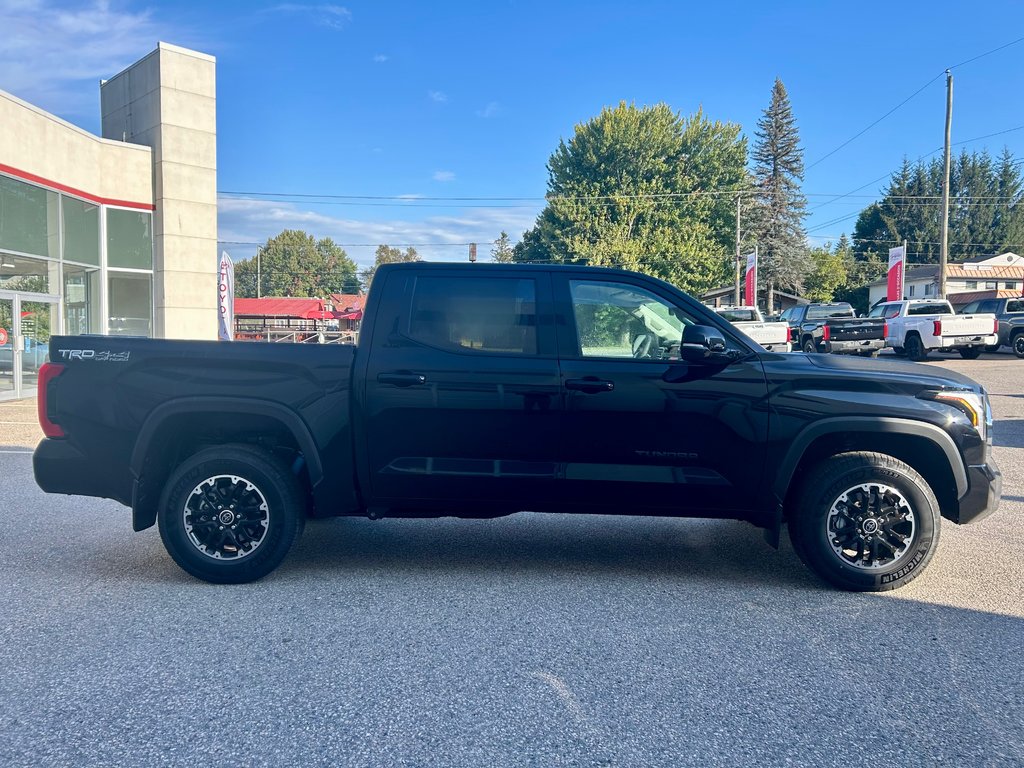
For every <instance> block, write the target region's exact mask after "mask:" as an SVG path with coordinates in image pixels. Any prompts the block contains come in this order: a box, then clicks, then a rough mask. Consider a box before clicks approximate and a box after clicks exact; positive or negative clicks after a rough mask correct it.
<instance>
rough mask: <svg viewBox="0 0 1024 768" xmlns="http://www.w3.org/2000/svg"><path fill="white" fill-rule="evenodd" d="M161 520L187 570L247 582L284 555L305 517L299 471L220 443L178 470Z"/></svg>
mask: <svg viewBox="0 0 1024 768" xmlns="http://www.w3.org/2000/svg"><path fill="white" fill-rule="evenodd" d="M243 505H245V506H243ZM236 509H237V511H236ZM243 510H244V512H243ZM204 512H205V513H207V514H202V513H204ZM204 518H207V519H204ZM218 518H219V519H218ZM157 522H158V523H159V526H160V538H161V539H163V542H164V546H165V547H166V548H167V552H168V554H169V555H170V556H171V558H172V559H173V560H174V562H176V563H177V564H178V565H179V566H180V567H181V568H182V569H183V570H185V571H187V572H188V573H190V574H192V575H193V576H195V577H196V578H197V579H202V580H203V581H209V582H211V583H213V584H241V583H244V582H248V581H255V580H256V579H260V578H263V577H264V576H266V575H267V574H268V573H270V572H271V571H272V570H274V569H275V568H276V567H277V566H278V565H280V563H281V561H282V560H284V558H285V555H287V554H288V550H289V549H291V546H292V544H293V543H294V542H295V539H296V538H297V537H298V535H299V533H300V531H301V530H302V526H303V524H304V522H305V505H304V497H303V494H302V491H301V489H300V488H299V483H298V481H297V480H296V478H295V475H293V474H292V473H291V471H290V470H289V469H288V467H287V466H285V465H284V464H283V463H282V462H280V461H278V460H277V459H276V458H275V457H274V456H272V455H271V454H269V453H268V452H266V451H263V450H260V449H258V448H254V447H251V446H248V445H226V446H218V447H216V448H209V449H206V450H203V451H200V452H199V453H196V454H194V455H192V456H190V457H189V458H187V459H186V460H185V461H184V462H182V464H181V465H180V466H179V467H178V468H177V469H176V470H175V471H174V473H173V474H172V475H171V478H170V479H169V480H168V481H167V485H166V486H164V492H163V495H162V497H161V500H160V510H159V513H158V515H157ZM221 531H227V534H226V535H224V534H221ZM228 537H230V538H228Z"/></svg>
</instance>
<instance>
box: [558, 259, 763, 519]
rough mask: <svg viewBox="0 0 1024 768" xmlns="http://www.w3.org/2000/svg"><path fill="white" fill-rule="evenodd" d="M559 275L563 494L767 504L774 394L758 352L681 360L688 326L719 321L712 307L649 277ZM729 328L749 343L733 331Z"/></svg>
mask: <svg viewBox="0 0 1024 768" xmlns="http://www.w3.org/2000/svg"><path fill="white" fill-rule="evenodd" d="M553 278H554V289H555V295H556V303H557V311H558V316H557V321H556V325H557V327H558V329H559V351H560V356H561V369H562V385H563V387H564V388H565V397H566V405H565V408H566V413H565V419H566V428H565V430H564V432H563V439H562V460H563V462H564V470H563V471H564V477H565V481H564V483H562V485H561V486H560V488H562V489H564V494H565V495H564V499H563V500H564V501H565V502H567V503H571V504H573V505H580V506H582V507H583V508H584V509H603V510H606V511H607V510H609V508H611V509H612V510H614V509H619V510H622V511H624V512H628V511H634V510H636V509H638V508H645V509H651V510H660V511H664V512H666V513H681V514H686V513H688V512H689V513H701V514H709V515H715V514H722V515H726V516H728V515H729V511H730V510H746V509H758V508H761V507H763V506H764V504H765V500H764V498H763V493H762V489H761V488H760V487H759V486H760V480H761V477H762V472H763V469H764V461H765V446H766V444H767V438H768V402H767V384H766V381H765V375H764V370H763V368H762V366H761V362H760V360H759V359H758V358H757V357H756V356H754V355H750V356H749V357H748V359H746V360H738V361H736V362H733V363H732V364H731V365H723V364H714V365H707V364H695V363H687V362H683V361H681V360H680V359H679V345H680V340H681V335H682V328H683V326H684V325H687V324H697V325H712V324H713V323H712V321H711V319H710V318H711V317H713V315H711V313H710V312H706V313H705V312H703V311H702V309H701V308H700V307H699V306H697V305H696V304H695V303H693V302H692V301H690V302H686V301H683V299H682V298H681V297H679V296H672V295H671V294H670V293H668V292H666V293H664V294H662V293H659V292H656V291H658V290H659V288H658V287H657V286H652V285H651V284H650V283H646V282H645V281H643V280H642V278H636V279H633V278H631V277H628V276H616V277H614V278H612V279H609V278H602V277H600V276H595V275H594V274H593V273H579V276H576V275H575V274H574V273H564V272H563V273H555V274H554V275H553ZM702 315H704V316H702ZM715 327H720V326H718V325H715ZM723 336H725V337H726V342H727V344H728V345H730V346H733V347H735V348H736V349H737V350H744V351H748V350H747V348H746V347H745V346H744V345H743V344H742V343H739V342H738V340H737V338H734V337H733V336H732V332H731V331H723Z"/></svg>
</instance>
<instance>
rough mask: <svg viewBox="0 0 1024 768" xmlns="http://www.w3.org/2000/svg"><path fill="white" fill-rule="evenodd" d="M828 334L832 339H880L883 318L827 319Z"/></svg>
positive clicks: (883, 323) (883, 324)
mask: <svg viewBox="0 0 1024 768" xmlns="http://www.w3.org/2000/svg"><path fill="white" fill-rule="evenodd" d="M826 324H827V325H828V329H829V336H830V337H831V338H832V340H833V341H868V340H870V339H881V338H883V336H882V331H883V328H884V326H885V322H884V321H883V320H879V319H877V318H863V319H861V318H846V319H842V320H827V321H826Z"/></svg>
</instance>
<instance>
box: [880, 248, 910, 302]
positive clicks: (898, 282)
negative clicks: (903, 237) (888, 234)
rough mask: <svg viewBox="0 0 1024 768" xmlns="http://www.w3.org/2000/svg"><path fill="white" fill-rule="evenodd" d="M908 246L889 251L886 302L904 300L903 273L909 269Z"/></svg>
mask: <svg viewBox="0 0 1024 768" xmlns="http://www.w3.org/2000/svg"><path fill="white" fill-rule="evenodd" d="M906 257H907V246H906V245H901V246H900V247H899V248H890V249H889V281H888V290H887V291H886V296H885V300H886V301H902V300H903V273H904V271H905V270H906V267H907V258H906Z"/></svg>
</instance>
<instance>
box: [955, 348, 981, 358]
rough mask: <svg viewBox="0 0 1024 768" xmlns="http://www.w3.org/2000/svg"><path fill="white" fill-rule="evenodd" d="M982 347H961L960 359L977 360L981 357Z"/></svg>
mask: <svg viewBox="0 0 1024 768" xmlns="http://www.w3.org/2000/svg"><path fill="white" fill-rule="evenodd" d="M981 349H982V348H981V347H961V349H960V357H962V358H963V359H964V360H977V359H978V358H979V357H981Z"/></svg>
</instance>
